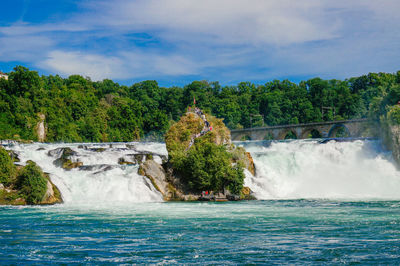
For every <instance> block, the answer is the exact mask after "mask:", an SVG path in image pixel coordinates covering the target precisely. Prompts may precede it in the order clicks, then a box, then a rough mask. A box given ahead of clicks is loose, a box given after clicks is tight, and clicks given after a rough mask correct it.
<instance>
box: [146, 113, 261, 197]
mask: <svg viewBox="0 0 400 266" xmlns="http://www.w3.org/2000/svg"><path fill="white" fill-rule="evenodd" d="M165 142H166V146H167V150H168V155H169V161H168V162H166V163H164V164H163V165H162V166H161V165H159V164H157V163H156V162H155V161H153V160H152V159H151V158H146V160H145V161H144V162H143V163H141V164H140V169H139V174H142V175H144V176H146V177H148V178H149V179H150V180H151V182H152V183H153V185H154V186H155V187H156V188H157V189H158V190H159V191H160V192H161V193H162V194H163V196H164V199H165V200H198V199H199V197H200V196H201V191H199V190H201V189H202V188H207V187H214V188H217V187H219V189H218V191H215V192H216V193H217V192H219V193H221V194H223V195H224V196H226V197H229V196H230V198H231V199H237V198H239V195H238V194H236V195H237V196H234V194H231V193H230V191H229V189H227V188H228V187H229V186H230V187H231V189H232V191H233V190H235V189H236V191H238V190H237V188H240V189H241V188H242V184H240V183H242V182H243V179H244V174H243V170H241V169H242V168H241V167H245V168H247V169H248V170H249V171H250V172H251V173H253V174H254V173H255V167H254V163H253V159H252V158H251V155H250V153H247V152H246V151H245V150H244V148H240V147H235V146H234V145H233V144H232V143H231V139H230V131H229V129H228V128H227V127H226V126H225V125H224V123H223V121H222V120H221V119H218V118H216V117H213V116H211V115H208V114H204V113H203V112H202V111H201V110H200V109H197V108H196V109H194V111H193V112H187V113H186V114H185V115H184V116H182V117H181V119H180V121H178V122H177V123H175V124H173V125H172V126H171V128H170V129H169V131H168V132H167V134H166V136H165ZM203 147H207V149H208V148H209V150H202V148H203ZM210 152H211V153H210ZM190 156H192V157H193V156H194V157H196V156H200V157H198V158H199V159H198V161H202V160H203V163H205V164H203V166H200V169H198V170H200V171H204V174H199V173H197V170H195V172H196V173H194V172H193V173H186V172H183V171H182V170H179V169H177V167H176V165H178V164H179V160H181V161H185V160H186V159H188V158H189V157H190ZM201 156H206V157H207V158H205V157H204V158H203V157H201ZM210 156H211V157H210ZM213 156H214V157H213ZM215 156H217V157H215ZM218 156H220V157H221V158H219V157H218ZM220 159H221V160H220ZM189 160H191V159H189ZM195 160H197V159H195ZM208 160H210V161H209V163H211V164H210V165H208V163H207V162H206V161H208ZM214 162H216V164H215V165H212V164H213V163H214ZM207 165H208V166H207ZM218 165H219V166H218ZM186 166H187V167H189V165H186ZM186 166H185V165H182V168H185V167H186ZM182 168H181V169H182ZM209 168H210V169H209ZM192 170H193V169H192ZM237 175H238V176H237ZM192 176H193V177H192ZM190 178H194V179H195V180H193V181H191V180H190ZM197 178H200V179H202V178H208V179H207V180H215V181H213V182H217V184H219V185H218V186H217V185H215V186H213V184H210V185H209V186H207V185H205V184H207V182H209V181H199V180H198V179H197ZM218 178H219V179H218ZM221 178H222V179H221ZM221 180H222V181H221ZM224 180H225V181H224ZM235 180H236V181H235ZM240 180H242V181H240ZM196 182H197V183H196ZM201 182H203V183H201ZM220 182H223V183H224V184H225V185H223V184H222V183H220ZM230 182H239V183H238V184H236V185H234V186H232V185H230ZM195 183H196V184H197V185H196V184H195ZM232 184H233V183H232ZM239 191H241V190H239ZM239 194H240V195H242V197H246V198H251V197H250V196H249V195H250V194H251V192H250V190H249V189H248V188H245V189H243V191H242V192H240V193H239Z"/></svg>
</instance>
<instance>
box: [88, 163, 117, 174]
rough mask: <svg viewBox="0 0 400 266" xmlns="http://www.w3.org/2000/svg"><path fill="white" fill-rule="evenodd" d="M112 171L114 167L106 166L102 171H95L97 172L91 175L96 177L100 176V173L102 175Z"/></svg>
mask: <svg viewBox="0 0 400 266" xmlns="http://www.w3.org/2000/svg"><path fill="white" fill-rule="evenodd" d="M112 169H115V166H114V165H107V166H106V167H104V168H103V169H101V170H100V171H97V172H95V173H93V174H94V175H98V174H101V173H103V172H105V171H110V170H112Z"/></svg>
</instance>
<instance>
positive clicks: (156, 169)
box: [139, 160, 171, 200]
mask: <svg viewBox="0 0 400 266" xmlns="http://www.w3.org/2000/svg"><path fill="white" fill-rule="evenodd" d="M139 173H141V174H142V175H144V176H146V177H147V178H149V179H150V181H151V183H152V184H153V186H154V187H155V188H156V189H157V190H158V191H160V192H161V194H162V195H163V197H164V199H165V200H168V199H170V198H171V195H170V191H169V188H168V187H169V183H168V181H167V176H166V174H165V171H164V168H162V166H161V165H159V164H158V163H156V162H155V161H154V160H147V161H145V162H144V163H142V164H141V165H140V168H139Z"/></svg>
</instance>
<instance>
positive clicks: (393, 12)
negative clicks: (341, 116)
mask: <svg viewBox="0 0 400 266" xmlns="http://www.w3.org/2000/svg"><path fill="white" fill-rule="evenodd" d="M0 7H1V8H0V70H1V71H3V72H10V71H12V69H13V68H14V67H15V66H16V65H23V66H26V67H28V68H29V69H31V70H36V71H38V72H39V73H40V74H41V75H50V74H51V75H56V74H58V75H61V76H62V77H68V76H69V75H73V74H79V75H82V76H84V77H90V78H91V79H92V80H95V81H97V80H103V79H112V80H114V81H117V82H119V83H120V84H125V85H131V84H133V83H135V82H139V81H143V80H157V81H158V82H159V84H160V85H162V86H175V85H176V86H182V85H186V84H188V83H190V82H192V81H194V80H208V81H219V82H220V84H222V85H235V84H237V83H238V82H241V81H250V82H254V83H257V84H263V83H266V82H268V81H271V80H274V79H279V80H283V79H289V80H291V81H293V82H299V81H301V80H307V79H309V78H313V77H321V78H324V79H345V78H350V77H354V76H360V75H363V74H368V73H369V72H390V73H393V72H396V71H398V70H400V27H399V25H400V12H399V10H400V1H399V0H335V1H327V0H301V1H300V0H132V1H129V0H103V1H102V0H96V1H95V0H81V1H77V0H57V1H54V0H1V1H0Z"/></svg>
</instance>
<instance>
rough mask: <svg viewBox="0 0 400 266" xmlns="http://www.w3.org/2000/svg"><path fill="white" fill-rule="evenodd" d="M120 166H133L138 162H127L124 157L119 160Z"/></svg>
mask: <svg viewBox="0 0 400 266" xmlns="http://www.w3.org/2000/svg"><path fill="white" fill-rule="evenodd" d="M118 164H126V165H133V164H136V162H131V161H127V160H126V159H125V158H124V157H121V158H119V159H118Z"/></svg>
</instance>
